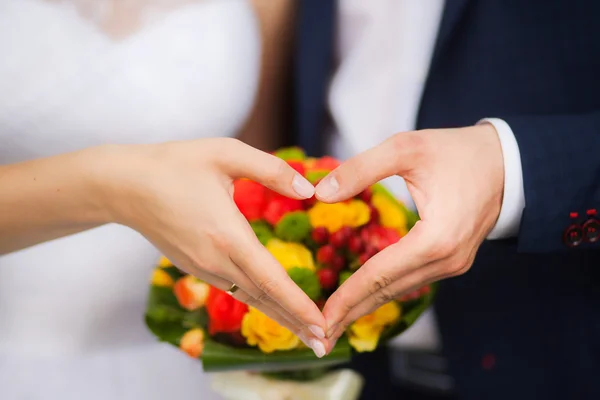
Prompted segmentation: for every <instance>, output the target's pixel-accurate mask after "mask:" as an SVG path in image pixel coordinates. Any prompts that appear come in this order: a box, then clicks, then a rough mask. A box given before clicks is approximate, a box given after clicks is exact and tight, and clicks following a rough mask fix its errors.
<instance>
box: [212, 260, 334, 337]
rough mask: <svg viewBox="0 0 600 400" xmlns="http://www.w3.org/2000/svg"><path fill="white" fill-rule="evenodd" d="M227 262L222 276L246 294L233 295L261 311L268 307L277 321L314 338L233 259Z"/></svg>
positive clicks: (296, 331)
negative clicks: (240, 296) (227, 264)
mask: <svg viewBox="0 0 600 400" xmlns="http://www.w3.org/2000/svg"><path fill="white" fill-rule="evenodd" d="M229 264H231V265H230V266H231V268H224V270H225V271H227V272H224V273H223V276H224V277H225V278H226V279H228V280H230V281H231V282H235V284H236V285H237V286H238V287H239V288H240V289H242V290H243V292H244V293H245V294H247V296H248V297H244V298H243V299H242V298H238V296H237V294H238V292H235V293H234V297H236V298H238V299H239V300H240V301H242V302H244V303H246V304H248V305H250V306H253V307H256V308H258V309H260V310H261V311H262V307H268V308H269V309H271V310H273V311H274V312H275V313H276V314H277V315H278V318H277V322H279V323H280V324H281V325H283V326H285V327H286V328H288V329H290V330H291V331H292V332H294V333H298V334H299V335H303V337H305V338H307V339H310V338H315V335H314V334H313V333H312V332H311V331H310V330H309V329H308V327H306V326H305V325H304V324H303V323H302V322H301V321H299V320H298V319H296V318H295V317H294V316H293V315H291V314H290V313H289V312H288V311H287V310H286V309H284V308H283V307H281V305H279V304H278V303H277V302H276V301H275V300H273V299H272V298H271V297H269V296H266V295H265V294H264V293H263V292H262V291H261V290H260V289H259V288H258V287H257V286H256V285H255V284H254V282H252V280H251V279H250V278H249V277H248V275H246V274H245V272H244V271H243V270H242V269H241V268H240V267H239V266H238V265H237V264H235V262H234V261H233V260H230V261H229ZM230 286H231V285H230ZM282 318H283V319H282ZM318 339H323V337H321V338H318Z"/></svg>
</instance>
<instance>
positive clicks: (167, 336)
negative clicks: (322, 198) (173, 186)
mask: <svg viewBox="0 0 600 400" xmlns="http://www.w3.org/2000/svg"><path fill="white" fill-rule="evenodd" d="M275 155H276V156H278V157H280V158H282V159H284V160H286V161H287V162H288V163H289V164H290V165H291V166H292V167H293V168H294V169H295V170H296V171H298V172H299V173H300V174H302V175H304V176H305V177H306V178H307V179H308V180H309V181H310V182H311V183H313V184H316V183H317V182H318V181H319V180H320V179H322V178H323V177H324V176H326V175H327V174H328V173H329V172H330V171H332V170H333V169H334V168H336V167H337V166H338V165H339V162H338V161H337V160H335V159H333V158H331V157H323V158H318V159H317V158H307V157H306V156H305V154H304V152H303V151H302V150H301V149H299V148H285V149H281V150H279V151H277V152H276V153H275ZM234 189H235V190H234V200H235V203H236V205H237V206H238V208H239V210H240V211H241V213H242V214H243V215H244V216H245V217H246V219H247V220H248V221H249V223H250V225H251V227H252V228H253V230H254V232H255V233H256V236H257V237H258V239H259V240H260V242H261V243H262V244H263V245H264V246H265V247H266V248H267V250H268V251H269V252H270V253H271V254H272V255H273V256H274V258H275V259H277V261H278V262H279V263H280V264H281V265H282V267H283V268H285V269H286V271H287V273H288V275H289V276H290V277H291V279H292V280H293V281H294V282H295V283H296V284H297V285H298V286H299V287H300V288H301V289H302V290H303V291H304V292H305V293H306V295H307V296H309V297H310V298H311V299H312V300H313V301H314V302H315V303H316V304H317V305H318V306H319V307H320V308H322V307H323V305H324V304H325V302H326V300H327V298H328V297H329V296H330V295H331V294H332V293H333V292H334V291H335V290H336V289H337V288H338V287H339V286H340V285H342V284H343V282H344V281H345V280H346V279H348V277H350V276H351V275H352V273H353V272H354V271H356V270H357V269H359V268H360V267H361V266H362V265H363V264H364V263H365V262H366V261H367V260H368V259H369V258H371V257H373V256H374V255H375V254H377V253H378V252H380V251H381V250H383V249H384V248H386V247H387V246H389V245H392V244H394V243H396V242H397V241H398V240H401V238H402V237H403V236H404V235H405V234H406V233H407V232H408V230H409V229H410V228H411V227H412V226H413V225H414V224H415V222H416V221H417V216H416V215H415V214H414V213H412V212H410V211H409V210H407V209H406V208H405V207H404V205H403V204H401V203H400V202H399V201H397V200H396V199H395V198H394V197H393V196H392V195H391V194H390V193H389V192H388V191H387V190H386V189H385V188H384V187H383V186H382V185H380V184H376V185H373V186H372V187H370V188H368V189H367V190H365V191H363V192H362V193H360V194H359V195H357V196H356V197H355V198H353V199H350V200H347V201H345V202H341V203H336V204H326V203H322V202H319V201H317V200H316V199H315V198H311V199H308V200H294V199H289V198H287V197H284V196H282V195H280V194H277V193H275V192H273V191H271V190H269V189H267V188H265V187H263V186H262V185H260V184H258V183H255V182H252V181H250V180H246V179H240V180H237V181H236V182H235V183H234ZM433 289H434V288H433V287H430V286H427V287H424V288H422V289H420V290H418V291H416V292H414V293H410V294H408V295H406V296H404V297H403V298H401V299H398V300H397V301H393V302H390V303H388V304H386V305H384V306H382V307H380V308H379V309H377V310H376V311H374V312H373V313H372V314H369V315H366V316H364V317H361V318H359V319H358V320H357V321H355V322H354V323H353V324H352V325H350V326H349V328H348V329H347V331H346V333H345V335H344V336H342V338H340V340H339V341H338V343H337V345H336V347H335V348H334V350H333V351H332V352H331V353H330V354H329V355H327V356H325V357H323V358H321V359H319V358H317V357H316V356H315V355H314V353H313V351H312V350H311V349H309V348H307V347H306V346H304V345H303V343H302V342H301V341H300V340H299V339H298V338H297V337H296V336H295V335H294V334H292V333H291V332H290V331H289V330H288V329H286V328H285V327H282V326H281V325H279V324H278V323H277V322H275V321H273V320H271V319H270V318H269V317H267V316H266V315H264V314H263V313H261V312H260V311H259V310H257V309H255V308H252V307H248V306H246V305H245V304H243V303H241V302H239V301H238V300H236V299H235V298H233V297H232V296H230V295H229V294H227V293H226V292H223V291H221V290H219V289H216V288H215V287H212V286H210V285H208V284H206V283H204V282H202V281H200V280H199V279H197V278H195V277H193V276H191V275H187V274H185V273H183V272H181V271H180V270H179V269H178V268H177V266H175V265H173V264H172V263H171V262H170V261H169V260H167V259H166V258H163V259H162V260H161V261H160V262H159V265H158V266H157V268H156V269H155V271H154V273H153V276H152V282H151V287H150V294H149V300H148V307H147V312H146V323H147V325H148V327H149V328H150V330H151V331H152V332H153V333H154V334H155V335H156V336H157V337H158V339H159V340H162V341H165V342H168V343H170V344H172V345H174V346H178V347H179V348H180V349H181V350H182V351H184V352H185V353H187V354H188V355H189V356H191V357H193V358H199V359H200V360H201V361H202V365H203V369H204V371H205V372H223V371H252V372H251V374H249V373H247V372H244V373H243V374H242V375H240V374H238V375H237V378H236V379H238V383H239V384H240V385H242V386H243V385H245V386H246V388H247V387H249V386H252V382H250V381H248V382H245V383H242V380H243V379H249V377H252V376H255V377H257V378H256V379H268V380H270V381H271V382H272V381H273V380H277V381H281V382H293V381H295V382H298V381H302V382H320V383H316V384H314V385H313V386H312V387H311V390H312V389H314V390H320V391H321V393H320V394H319V398H327V396H326V395H325V394H323V393H324V392H323V391H326V387H333V386H335V385H340V380H344V379H347V378H348V377H345V378H344V377H343V375H339V374H338V375H336V376H335V378H332V376H333V375H332V373H330V372H328V371H330V370H331V367H332V366H334V365H336V364H342V363H344V362H347V361H348V360H349V359H350V357H351V356H352V353H353V352H365V351H373V350H375V349H376V348H377V346H379V345H381V344H382V343H384V342H385V341H387V340H389V339H391V338H393V337H394V336H396V335H398V334H401V333H402V332H403V331H405V330H406V329H407V328H408V327H409V326H411V325H412V324H413V322H414V321H415V320H416V319H417V318H418V317H419V315H420V314H421V313H422V312H423V311H424V310H425V309H426V308H427V307H429V305H430V304H431V302H432V299H433V295H434V290H433ZM327 375H329V377H327ZM231 376H232V375H230V376H229V378H228V381H227V382H228V383H229V384H231V382H232V381H231V379H232V378H231ZM327 379H329V381H327ZM319 385H321V386H319ZM227 386H230V388H229V389H231V385H227V383H225V384H224V385H221V392H226V391H227ZM255 386H257V388H258V386H260V385H255ZM263 386H264V385H263ZM351 387H352V389H351ZM315 388H317V389H315ZM346 389H348V390H346V392H347V393H350V392H352V393H354V394H355V395H357V394H358V392H359V391H360V381H359V380H357V379H355V377H351V379H349V380H348V382H347V384H346ZM257 390H258V389H257ZM289 390H291V389H289ZM294 390H296V391H298V387H295V388H294ZM309 392H310V390H309ZM307 393H308V392H307ZM355 395H353V394H349V395H348V396H346V398H353V396H354V397H356V396H355ZM306 396H307V398H310V397H311V396H315V394H314V393H312V394H306ZM229 398H235V396H234V395H231V396H230V397H229ZM244 398H247V399H250V398H251V397H248V395H244ZM257 398H259V397H257ZM297 398H301V397H297Z"/></svg>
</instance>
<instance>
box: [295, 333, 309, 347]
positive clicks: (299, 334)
mask: <svg viewBox="0 0 600 400" xmlns="http://www.w3.org/2000/svg"><path fill="white" fill-rule="evenodd" d="M296 336H298V339H300V340H301V341H302V343H304V344H305V345H306V347H311V346H310V343H309V341H308V339H307V338H306V336H304V335H303V334H302V333H298V334H297V335H296Z"/></svg>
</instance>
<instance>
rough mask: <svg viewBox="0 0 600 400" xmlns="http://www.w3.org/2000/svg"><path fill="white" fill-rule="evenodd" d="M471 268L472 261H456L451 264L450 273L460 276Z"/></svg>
mask: <svg viewBox="0 0 600 400" xmlns="http://www.w3.org/2000/svg"><path fill="white" fill-rule="evenodd" d="M469 268H471V262H470V261H468V260H460V261H455V262H453V263H451V264H450V268H449V275H450V276H452V277H454V276H460V275H463V274H465V273H466V272H467V271H468V270H469Z"/></svg>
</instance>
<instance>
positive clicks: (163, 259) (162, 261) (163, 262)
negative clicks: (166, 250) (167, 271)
mask: <svg viewBox="0 0 600 400" xmlns="http://www.w3.org/2000/svg"><path fill="white" fill-rule="evenodd" d="M158 266H159V267H160V268H167V267H172V266H173V263H172V262H171V261H170V260H169V259H168V258H167V257H165V256H162V257H161V258H160V260H159V261H158Z"/></svg>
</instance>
